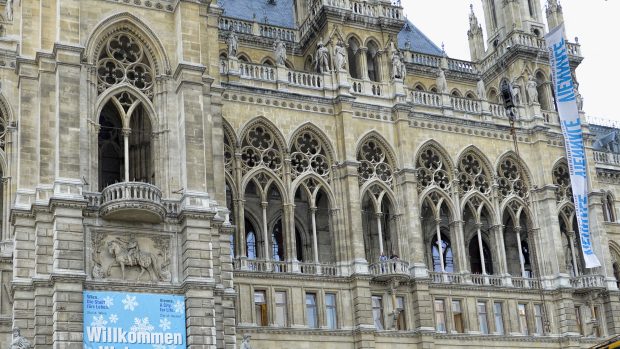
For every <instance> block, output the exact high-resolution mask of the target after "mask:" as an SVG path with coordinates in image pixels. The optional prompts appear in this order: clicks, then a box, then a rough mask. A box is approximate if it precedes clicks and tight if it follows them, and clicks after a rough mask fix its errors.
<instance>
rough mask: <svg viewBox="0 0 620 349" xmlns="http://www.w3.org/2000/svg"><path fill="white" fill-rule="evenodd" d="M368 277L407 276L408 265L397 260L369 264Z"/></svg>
mask: <svg viewBox="0 0 620 349" xmlns="http://www.w3.org/2000/svg"><path fill="white" fill-rule="evenodd" d="M368 271H369V272H370V275H373V276H375V277H378V276H392V275H404V276H409V275H410V273H409V263H408V262H405V261H401V260H399V259H390V260H387V261H383V262H378V263H374V264H371V265H370V266H369V267H368Z"/></svg>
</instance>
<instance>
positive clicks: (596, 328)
mask: <svg viewBox="0 0 620 349" xmlns="http://www.w3.org/2000/svg"><path fill="white" fill-rule="evenodd" d="M594 318H595V319H596V321H597V323H596V326H594V335H595V336H596V337H602V336H603V328H602V326H603V319H602V318H601V309H600V308H599V307H598V306H595V307H594Z"/></svg>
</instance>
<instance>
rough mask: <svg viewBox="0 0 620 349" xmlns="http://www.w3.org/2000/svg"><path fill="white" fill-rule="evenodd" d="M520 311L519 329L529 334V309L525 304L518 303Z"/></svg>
mask: <svg viewBox="0 0 620 349" xmlns="http://www.w3.org/2000/svg"><path fill="white" fill-rule="evenodd" d="M518 313H519V330H520V331H521V334H524V335H528V331H527V310H526V308H525V304H519V305H518Z"/></svg>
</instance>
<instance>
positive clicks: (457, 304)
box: [452, 300, 465, 333]
mask: <svg viewBox="0 0 620 349" xmlns="http://www.w3.org/2000/svg"><path fill="white" fill-rule="evenodd" d="M452 319H453V320H454V331H455V332H458V333H463V332H465V329H464V326H463V309H462V307H461V301H460V300H454V301H452Z"/></svg>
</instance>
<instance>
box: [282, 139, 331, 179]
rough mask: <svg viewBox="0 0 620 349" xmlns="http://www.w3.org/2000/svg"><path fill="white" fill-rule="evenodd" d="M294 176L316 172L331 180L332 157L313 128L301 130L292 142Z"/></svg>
mask: <svg viewBox="0 0 620 349" xmlns="http://www.w3.org/2000/svg"><path fill="white" fill-rule="evenodd" d="M291 169H292V173H291V175H292V177H293V178H297V177H298V176H301V175H304V174H309V173H312V174H316V175H318V176H319V177H321V178H323V179H325V180H327V181H329V180H330V171H331V159H330V158H329V157H328V154H327V149H326V146H325V144H324V142H323V141H322V140H321V139H320V138H319V136H318V135H317V134H316V133H315V132H312V131H311V130H304V131H302V132H299V133H298V134H297V135H296V136H295V137H294V138H293V140H292V144H291Z"/></svg>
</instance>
